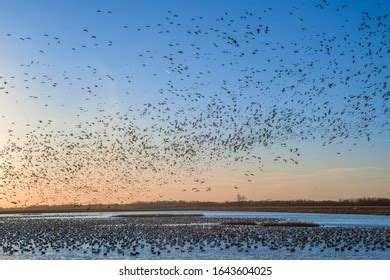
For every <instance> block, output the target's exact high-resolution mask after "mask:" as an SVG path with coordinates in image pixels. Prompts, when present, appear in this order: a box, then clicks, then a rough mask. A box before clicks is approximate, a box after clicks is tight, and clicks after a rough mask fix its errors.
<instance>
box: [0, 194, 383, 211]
mask: <svg viewBox="0 0 390 280" xmlns="http://www.w3.org/2000/svg"><path fill="white" fill-rule="evenodd" d="M300 206H301V207H315V206H318V207H321V206H356V207H358V206H390V199H389V198H354V199H339V200H305V199H299V200H260V201H253V200H247V199H246V198H245V197H244V196H237V200H236V201H225V202H202V201H182V200H180V201H154V202H134V203H129V204H110V205H106V204H93V205H51V206H43V205H41V206H30V207H26V208H23V210H26V211H32V212H33V211H37V212H38V211H48V212H57V211H94V210H96V211H117V210H119V211H120V210H202V209H204V210H207V209H211V210H212V209H215V210H217V209H229V208H255V207H300ZM0 209H2V210H6V208H0ZM8 209H11V208H8ZM13 209H15V208H13ZM20 209H22V208H20Z"/></svg>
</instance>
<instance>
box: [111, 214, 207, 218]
mask: <svg viewBox="0 0 390 280" xmlns="http://www.w3.org/2000/svg"><path fill="white" fill-rule="evenodd" d="M203 216H204V215H203V214H130V215H116V216H113V217H116V218H189V217H203Z"/></svg>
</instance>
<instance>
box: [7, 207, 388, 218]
mask: <svg viewBox="0 0 390 280" xmlns="http://www.w3.org/2000/svg"><path fill="white" fill-rule="evenodd" d="M138 211H145V212H151V211H161V212H165V211H232V212H240V211H242V212H276V213H277V212H279V213H283V212H284V213H307V214H352V215H384V216H389V215H390V206H355V207H353V206H291V207H279V206H267V207H245V206H243V207H190V208H189V207H183V208H182V207H176V208H165V209H151V208H143V207H139V208H130V207H128V208H126V207H109V206H108V207H85V206H80V207H78V208H67V207H64V208H62V209H58V208H57V209H50V208H47V209H26V208H25V209H3V210H0V214H1V215H4V214H24V215H29V214H30V215H31V214H48V213H53V214H54V213H59V214H60V213H77V212H83V213H94V212H138Z"/></svg>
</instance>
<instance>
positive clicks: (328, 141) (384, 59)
mask: <svg viewBox="0 0 390 280" xmlns="http://www.w3.org/2000/svg"><path fill="white" fill-rule="evenodd" d="M353 5H354V3H352V2H351V3H350V4H343V5H339V4H335V3H333V2H332V1H327V0H321V1H320V2H319V3H316V4H315V5H314V7H312V8H313V9H315V11H316V12H317V13H325V12H328V13H331V14H335V18H336V20H335V22H336V23H335V24H337V26H336V27H335V28H332V29H331V30H326V28H322V27H323V26H322V27H321V25H318V24H317V25H315V23H314V22H313V21H311V19H310V18H309V19H306V18H305V16H304V15H302V12H301V10H302V9H303V7H299V6H297V7H295V6H294V7H293V8H292V10H291V11H288V12H287V14H280V13H281V12H280V11H279V10H278V9H277V7H270V8H264V9H262V11H261V12H260V11H258V12H256V13H255V12H249V11H248V12H243V13H242V14H240V15H237V13H236V12H234V13H233V12H229V11H227V12H222V13H221V15H220V16H219V17H217V18H215V19H212V18H207V17H206V16H197V17H192V18H186V17H183V16H181V15H180V14H179V13H176V12H174V11H167V12H166V14H165V15H164V16H163V17H162V21H161V22H160V23H153V24H145V25H143V26H140V27H134V26H131V25H130V24H123V25H122V26H117V29H116V30H112V32H111V33H115V34H118V33H119V34H123V36H126V35H127V36H130V35H132V36H138V35H136V34H145V36H147V37H149V38H153V40H154V39H156V41H158V40H160V41H161V42H165V44H161V45H157V44H156V45H147V46H146V45H145V46H144V47H143V50H142V51H140V52H138V53H134V54H131V55H133V57H132V59H131V60H130V61H128V62H127V61H126V59H123V64H124V65H123V68H124V69H125V68H126V65H127V63H128V64H131V65H132V69H133V70H129V71H127V72H126V71H125V73H119V72H118V71H119V70H118V69H116V70H113V71H107V69H103V67H99V66H94V65H92V64H91V65H84V66H79V65H78V61H77V59H75V62H74V66H73V68H69V69H68V68H66V69H62V68H61V65H52V64H51V61H50V59H49V58H48V57H49V55H50V53H51V52H55V51H58V50H60V51H61V52H63V53H65V54H68V53H69V52H71V53H74V54H76V55H77V54H79V53H80V55H82V53H83V52H85V51H87V50H91V52H94V51H98V52H100V53H102V54H106V55H107V57H110V54H112V53H113V52H116V50H118V49H119V50H121V49H123V50H125V49H126V47H127V46H126V45H125V43H124V42H123V41H121V43H122V44H123V46H122V45H120V46H118V45H117V43H116V42H115V40H114V39H110V38H108V39H107V38H106V36H107V35H104V36H103V35H102V36H100V35H99V34H98V33H99V30H96V29H94V26H86V27H80V28H79V31H80V32H79V33H80V34H82V35H80V36H81V37H82V42H80V43H79V44H78V45H75V42H74V40H69V42H67V39H69V38H66V37H64V38H63V37H61V36H60V35H52V34H47V33H45V32H42V37H43V41H44V42H45V44H44V45H42V44H40V45H39V46H36V47H35V45H34V41H35V40H36V41H39V42H42V38H39V39H37V38H34V37H33V36H30V35H23V36H21V35H20V34H13V33H5V34H0V41H2V42H7V43H10V44H15V45H20V44H21V45H22V46H23V44H27V45H28V46H29V48H32V49H34V52H35V53H34V52H32V53H31V60H30V61H29V62H27V63H23V64H21V65H19V67H20V69H19V70H20V73H21V74H20V75H19V76H18V75H16V74H15V75H14V74H11V75H9V74H7V75H0V100H1V99H2V98H4V97H5V96H7V98H14V101H15V103H14V105H13V106H15V108H14V110H18V106H22V105H21V104H30V103H33V104H34V106H38V107H35V108H41V110H42V111H45V110H48V112H50V108H51V107H53V108H54V109H53V110H54V111H57V110H58V108H57V105H59V104H60V105H59V106H60V107H59V108H62V110H64V112H66V109H67V107H72V106H73V107H77V113H75V114H73V115H68V116H67V118H68V121H67V122H66V123H63V122H62V121H60V120H58V119H57V120H56V117H54V116H53V117H51V116H50V114H48V116H47V118H46V119H39V120H33V119H31V120H28V121H26V123H25V124H23V125H22V124H21V123H20V122H17V121H15V120H13V119H10V117H9V116H7V115H6V114H3V113H2V112H0V121H1V122H2V123H3V124H4V125H3V126H7V129H8V130H7V132H8V133H7V142H6V144H4V145H2V146H1V147H0V201H1V200H3V201H6V202H7V203H8V204H10V205H16V206H25V205H27V204H28V201H29V199H30V198H31V197H35V198H37V199H39V202H38V203H50V202H55V201H56V198H58V196H61V197H62V198H63V199H65V200H67V201H68V202H73V203H75V204H77V203H78V198H81V197H83V198H84V199H85V197H88V199H89V202H90V203H94V202H98V201H99V199H101V197H102V194H103V195H104V197H105V199H113V200H115V201H118V202H128V201H129V200H138V199H148V200H153V199H161V198H167V197H165V196H164V192H165V191H164V187H165V186H172V185H174V186H177V189H178V191H183V192H195V193H196V192H210V191H213V188H214V186H213V182H214V181H213V174H214V171H215V169H216V168H221V167H222V168H225V169H227V170H229V171H231V172H235V173H237V174H238V173H239V174H242V176H241V178H242V180H243V182H245V183H253V182H254V178H255V176H256V175H259V174H260V176H261V171H262V170H264V168H265V165H266V164H267V162H269V161H272V164H278V163H280V164H290V165H292V166H296V165H298V164H299V162H300V156H301V145H302V143H306V142H310V141H313V142H318V143H320V145H323V146H326V145H336V146H340V147H341V146H343V147H344V146H348V148H349V149H352V148H353V147H354V146H357V145H358V144H359V143H360V142H362V141H372V138H373V137H375V135H377V134H378V133H379V134H380V133H387V132H388V131H389V115H390V108H389V104H390V102H389V97H390V91H389V87H388V84H387V80H388V78H389V70H388V67H387V66H388V64H389V63H388V62H389V53H390V48H389V43H390V42H389V37H388V32H389V14H388V13H387V12H386V11H385V9H379V11H380V14H371V13H370V12H368V11H360V12H356V11H355V10H354V11H353V12H352V14H353V17H352V16H351V9H352V8H353ZM376 5H379V6H380V5H383V4H381V3H378V4H376ZM351 6H352V7H351ZM91 13H94V14H95V16H98V17H104V20H106V21H109V20H110V18H108V17H114V16H115V12H114V11H111V10H107V11H105V10H102V9H97V10H96V11H91ZM274 14H276V16H279V17H285V18H287V20H286V22H288V24H290V23H293V24H290V26H289V28H290V30H289V32H291V33H292V34H294V37H292V38H289V36H287V35H286V34H284V33H283V30H281V28H280V26H272V24H271V23H272V22H273V21H271V20H269V18H270V17H271V16H272V15H274ZM285 35H286V36H285ZM118 44H119V43H118ZM141 44H142V42H141ZM123 55H124V57H125V56H126V57H127V56H128V55H129V54H126V55H125V54H123ZM76 64H77V66H76ZM53 67H54V68H55V71H53ZM64 68H65V66H64ZM2 71H3V72H4V69H2ZM5 72H7V73H8V71H5ZM143 75H144V76H143ZM145 77H146V79H147V82H146V83H145V82H144V84H142V82H139V83H138V81H139V80H143V79H145ZM142 86H144V87H145V88H148V91H147V92H146V93H144V95H143V96H141V95H142V93H140V92H137V90H138V91H140V90H139V88H140V87H141V88H142ZM115 87H117V88H120V94H119V95H120V97H119V98H118V100H117V101H116V102H114V103H112V102H111V101H110V100H108V99H109V98H108V97H107V96H108V95H109V94H108V93H110V92H112V91H114V90H115V89H114V88H115ZM149 88H150V89H149ZM62 94H69V96H70V97H69V98H72V97H71V95H72V94H75V95H76V94H77V95H79V96H81V97H82V101H80V100H79V101H78V103H77V104H69V103H66V102H63V100H64V98H62V99H61V98H60V97H59V95H62ZM79 98H80V97H79ZM58 99H60V100H62V101H61V102H63V103H58V102H59V101H58V102H57V100H58ZM0 102H1V101H0ZM57 103H58V104H57ZM70 103H71V102H70ZM73 107H72V108H73ZM339 153H341V151H340V152H338V154H339ZM156 187H157V190H158V191H157V192H152V191H151V189H153V188H154V189H155V188H156ZM227 187H229V188H234V189H235V190H237V189H238V188H239V186H237V184H235V185H232V186H227ZM21 192H24V193H26V195H25V196H24V197H20V195H19V194H20V193H21ZM156 193H157V195H156ZM81 200H82V199H81ZM81 200H80V201H81Z"/></svg>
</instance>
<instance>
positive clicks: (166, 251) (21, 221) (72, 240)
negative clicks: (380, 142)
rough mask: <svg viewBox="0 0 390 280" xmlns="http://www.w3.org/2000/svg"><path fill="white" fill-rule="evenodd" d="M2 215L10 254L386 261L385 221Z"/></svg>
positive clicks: (389, 244)
mask: <svg viewBox="0 0 390 280" xmlns="http://www.w3.org/2000/svg"><path fill="white" fill-rule="evenodd" d="M157 219H158V222H156V218H141V217H139V218H110V219H107V218H86V219H80V218H73V219H69V218H49V219H48V218H42V217H40V218H39V217H38V218H37V217H30V218H20V217H19V218H16V219H15V218H11V217H7V218H4V217H3V220H4V224H3V226H2V227H0V237H1V238H0V256H2V257H3V258H11V259H23V258H26V259H91V258H92V259H120V258H126V259H194V258H195V259H210V258H212V259H214V258H217V259H231V258H235V259H237V258H240V259H241V258H242V259H264V258H266V259H297V258H299V259H319V258H320V259H372V258H373V259H382V258H383V259H386V257H388V251H389V248H390V238H389V234H390V229H389V228H386V227H384V228H383V227H379V228H378V227H317V228H304V227H262V226H250V225H240V226H237V225H226V224H225V223H226V222H229V221H230V222H241V223H242V222H266V221H268V219H261V218H257V219H253V218H252V219H240V220H237V218H235V219H232V218H226V217H224V218H212V217H190V218H189V217H184V218H183V217H175V218H157Z"/></svg>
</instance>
